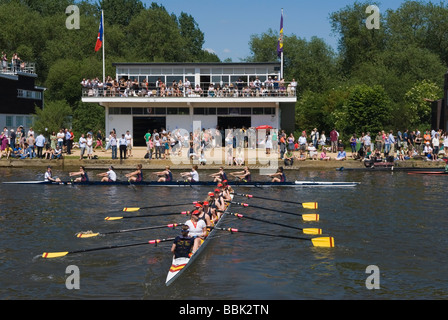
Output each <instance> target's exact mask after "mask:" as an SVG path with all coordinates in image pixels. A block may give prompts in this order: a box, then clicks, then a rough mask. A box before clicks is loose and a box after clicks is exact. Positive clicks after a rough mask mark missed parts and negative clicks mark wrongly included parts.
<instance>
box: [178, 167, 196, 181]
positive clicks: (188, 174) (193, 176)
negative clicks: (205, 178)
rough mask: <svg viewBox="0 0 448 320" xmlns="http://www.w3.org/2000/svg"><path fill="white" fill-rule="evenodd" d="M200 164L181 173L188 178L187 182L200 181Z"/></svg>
mask: <svg viewBox="0 0 448 320" xmlns="http://www.w3.org/2000/svg"><path fill="white" fill-rule="evenodd" d="M197 170H198V166H196V165H195V166H193V168H192V170H191V171H190V172H182V173H181V174H180V175H181V176H182V177H183V178H186V180H185V181H186V182H199V173H198V171H197Z"/></svg>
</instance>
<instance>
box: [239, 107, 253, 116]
mask: <svg viewBox="0 0 448 320" xmlns="http://www.w3.org/2000/svg"><path fill="white" fill-rule="evenodd" d="M241 114H245V115H251V114H252V108H241Z"/></svg>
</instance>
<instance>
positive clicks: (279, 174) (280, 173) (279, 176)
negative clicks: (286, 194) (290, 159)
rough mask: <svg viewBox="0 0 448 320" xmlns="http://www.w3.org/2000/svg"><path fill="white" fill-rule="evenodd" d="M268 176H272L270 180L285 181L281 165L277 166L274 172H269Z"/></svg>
mask: <svg viewBox="0 0 448 320" xmlns="http://www.w3.org/2000/svg"><path fill="white" fill-rule="evenodd" d="M269 177H271V178H272V182H286V176H285V173H284V172H283V167H279V168H278V169H277V172H276V173H273V174H270V175H269Z"/></svg>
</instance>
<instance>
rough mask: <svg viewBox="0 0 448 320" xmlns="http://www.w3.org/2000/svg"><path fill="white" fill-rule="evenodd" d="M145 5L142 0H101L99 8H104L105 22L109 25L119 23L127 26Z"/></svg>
mask: <svg viewBox="0 0 448 320" xmlns="http://www.w3.org/2000/svg"><path fill="white" fill-rule="evenodd" d="M144 8H145V7H144V5H143V3H142V2H141V1H140V0H100V1H99V3H98V10H99V11H100V10H104V12H105V15H104V20H105V21H104V22H105V24H107V25H108V27H109V26H111V25H119V26H122V27H125V26H127V25H129V23H130V22H131V20H132V18H133V17H134V16H136V15H138V14H139V13H140V12H141V11H142V10H143V9H144Z"/></svg>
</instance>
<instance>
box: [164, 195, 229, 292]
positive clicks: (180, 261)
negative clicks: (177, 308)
mask: <svg viewBox="0 0 448 320" xmlns="http://www.w3.org/2000/svg"><path fill="white" fill-rule="evenodd" d="M230 196H231V197H232V200H233V195H230ZM229 208H230V202H226V209H225V213H227V211H228V209H229ZM225 213H224V214H222V215H221V218H220V219H219V220H218V222H217V223H216V225H215V226H214V228H212V229H211V230H210V232H209V234H208V236H207V237H206V238H205V240H204V241H203V242H202V245H201V246H200V247H199V249H198V250H197V251H196V252H195V253H194V254H193V255H192V256H190V257H189V258H177V259H176V258H174V257H173V261H172V263H171V267H170V270H169V271H168V275H167V276H166V281H165V284H166V286H169V285H170V284H172V283H173V282H174V281H175V280H176V279H177V278H178V277H179V276H180V275H181V274H182V273H183V272H184V271H185V270H186V269H187V268H188V267H189V266H190V265H191V264H192V263H193V261H194V260H196V258H197V257H198V256H199V255H200V253H201V252H202V251H203V250H204V248H205V247H206V246H207V244H208V242H209V241H210V240H211V236H212V235H213V234H214V233H215V232H216V229H215V228H218V227H219V225H220V224H221V221H222V220H223V219H224V216H225Z"/></svg>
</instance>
